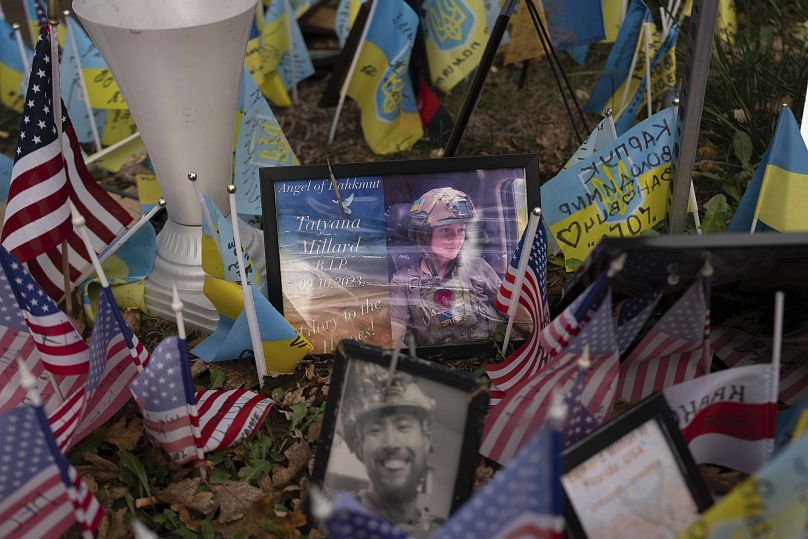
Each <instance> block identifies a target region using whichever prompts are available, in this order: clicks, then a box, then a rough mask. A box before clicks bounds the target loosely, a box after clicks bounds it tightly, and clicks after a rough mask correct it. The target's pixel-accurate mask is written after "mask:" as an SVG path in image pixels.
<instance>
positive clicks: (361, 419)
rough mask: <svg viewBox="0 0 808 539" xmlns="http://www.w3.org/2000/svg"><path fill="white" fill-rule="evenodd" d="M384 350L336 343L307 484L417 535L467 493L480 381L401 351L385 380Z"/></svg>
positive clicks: (481, 400) (481, 407) (484, 400)
mask: <svg viewBox="0 0 808 539" xmlns="http://www.w3.org/2000/svg"><path fill="white" fill-rule="evenodd" d="M391 354H392V353H391V352H390V351H389V350H383V349H381V348H378V347H375V346H371V345H367V344H364V343H360V342H357V341H349V340H344V341H341V342H340V343H339V344H338V346H337V353H336V358H335V361H334V371H333V374H332V377H331V386H330V389H329V394H328V401H327V403H326V409H325V416H324V420H323V429H322V432H321V435H320V441H319V443H318V446H317V456H316V460H315V464H314V470H313V473H312V482H313V484H315V485H317V486H318V487H319V488H320V490H322V491H323V492H324V493H325V494H326V495H327V496H328V497H333V496H334V495H335V494H336V493H337V492H339V491H347V492H350V493H352V494H353V495H354V496H355V497H356V498H357V500H358V501H359V502H360V503H361V504H363V505H364V506H365V507H367V508H368V509H370V510H372V511H373V512H375V513H377V514H379V515H380V516H382V517H384V518H386V519H388V520H390V521H391V522H394V523H396V524H398V525H400V527H401V528H402V529H403V530H404V531H406V532H407V533H409V534H411V535H413V536H414V537H426V536H428V535H429V534H430V533H431V532H434V531H435V530H436V529H438V528H439V527H440V526H441V525H442V524H443V523H444V522H445V520H446V519H447V518H448V517H449V515H450V514H451V513H452V512H454V511H455V510H456V509H457V508H459V507H460V505H462V503H463V502H464V501H465V500H466V499H468V497H469V496H470V495H471V492H472V487H473V482H474V472H475V469H476V467H477V464H478V460H479V457H478V454H477V453H478V450H479V445H480V437H481V436H482V428H483V419H484V418H485V413H486V410H487V407H488V390H487V384H486V383H485V381H484V380H482V379H480V378H477V377H475V376H474V375H472V374H470V373H465V372H462V371H458V370H454V369H449V368H447V367H444V366H442V365H440V364H438V363H435V362H432V361H424V360H421V359H414V358H410V357H406V354H407V352H406V351H402V352H401V354H400V357H399V360H398V363H397V366H396V369H395V371H393V372H394V374H393V378H392V380H391V379H390V377H389V373H390V369H389V366H390V361H391ZM388 382H389V389H387V390H386V391H385V389H386V388H387V387H388Z"/></svg>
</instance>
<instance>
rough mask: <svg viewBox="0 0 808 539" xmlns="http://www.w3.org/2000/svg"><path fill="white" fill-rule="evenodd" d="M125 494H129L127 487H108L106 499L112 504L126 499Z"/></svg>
mask: <svg viewBox="0 0 808 539" xmlns="http://www.w3.org/2000/svg"><path fill="white" fill-rule="evenodd" d="M127 494H129V487H127V486H126V485H121V486H115V487H108V488H107V496H106V498H107V499H109V500H111V501H113V502H114V501H116V500H120V499H121V498H124V497H126V495H127Z"/></svg>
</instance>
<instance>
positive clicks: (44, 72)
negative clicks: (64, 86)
mask: <svg viewBox="0 0 808 539" xmlns="http://www.w3.org/2000/svg"><path fill="white" fill-rule="evenodd" d="M44 39H47V35H46V34H44V33H40V34H39V38H38V40H39V41H42V40H44ZM49 63H50V56H49V55H48V54H47V53H46V52H44V51H43V49H42V47H37V50H36V54H35V55H34V60H33V66H34V69H35V70H36V74H35V75H34V78H35V80H33V81H31V91H30V92H29V93H28V96H27V97H28V100H27V101H26V102H25V108H24V111H23V126H22V128H21V129H20V138H19V140H18V142H17V150H16V155H17V158H18V159H19V158H20V157H22V156H24V155H28V154H30V153H32V152H35V151H36V150H39V149H41V148H43V147H45V146H47V145H48V144H51V143H53V142H54V141H55V140H56V138H57V136H58V132H57V129H56V123H55V120H54V116H53V112H52V109H53V98H52V97H51V93H50V92H46V91H43V90H41V89H40V87H48V88H50V86H51V76H50V68H49V67H48V64H49ZM66 120H67V116H66V115H64V116H62V122H63V123H64V122H65V121H66Z"/></svg>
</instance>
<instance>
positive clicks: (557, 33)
mask: <svg viewBox="0 0 808 539" xmlns="http://www.w3.org/2000/svg"><path fill="white" fill-rule="evenodd" d="M600 2H601V0H542V5H543V6H544V16H545V17H546V19H547V32H548V33H549V34H550V39H551V41H552V42H553V46H555V47H556V48H557V49H560V50H565V49H571V48H574V47H580V46H583V45H589V44H590V43H595V42H598V41H602V40H603V39H606V33H605V31H604V29H603V10H602V8H601V4H600Z"/></svg>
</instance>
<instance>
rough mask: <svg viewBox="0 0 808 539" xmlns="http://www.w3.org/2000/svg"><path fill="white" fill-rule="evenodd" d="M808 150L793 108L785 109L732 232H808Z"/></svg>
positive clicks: (734, 219)
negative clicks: (753, 226)
mask: <svg viewBox="0 0 808 539" xmlns="http://www.w3.org/2000/svg"><path fill="white" fill-rule="evenodd" d="M806 200H808V149H806V147H805V142H804V141H803V139H802V136H801V135H800V129H799V127H798V126H797V120H796V119H795V118H794V113H792V112H791V109H789V108H787V107H784V108H783V109H782V110H781V111H780V117H779V118H778V119H777V127H776V128H775V130H774V136H772V140H771V142H770V143H769V147H768V148H767V149H766V153H765V154H764V155H763V161H761V163H760V165H759V166H758V168H757V170H755V174H754V176H752V181H751V182H750V183H749V187H747V189H746V192H745V193H744V195H743V197H742V198H741V202H740V204H738V209H737V210H736V211H735V215H734V216H733V218H732V222H731V223H730V225H729V230H730V231H731V232H749V231H750V230H751V228H752V222H753V221H754V220H755V219H757V224H756V226H755V230H756V231H764V230H769V229H772V230H776V231H778V232H800V231H808V212H806V211H805V201H806Z"/></svg>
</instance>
